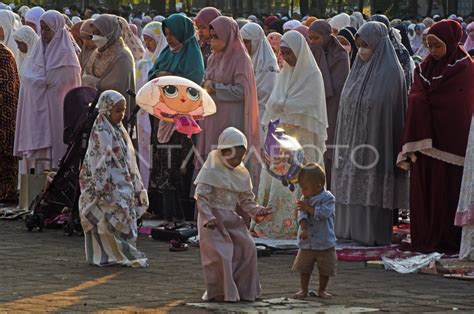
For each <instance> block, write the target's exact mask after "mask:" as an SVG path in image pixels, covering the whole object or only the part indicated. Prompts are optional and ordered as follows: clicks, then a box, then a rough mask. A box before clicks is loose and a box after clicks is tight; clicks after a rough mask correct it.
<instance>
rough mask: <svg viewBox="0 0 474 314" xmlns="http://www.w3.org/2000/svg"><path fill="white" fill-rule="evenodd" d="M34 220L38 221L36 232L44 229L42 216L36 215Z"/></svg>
mask: <svg viewBox="0 0 474 314" xmlns="http://www.w3.org/2000/svg"><path fill="white" fill-rule="evenodd" d="M36 218H37V219H38V231H39V232H41V231H43V228H44V215H43V214H38V215H37V217H36Z"/></svg>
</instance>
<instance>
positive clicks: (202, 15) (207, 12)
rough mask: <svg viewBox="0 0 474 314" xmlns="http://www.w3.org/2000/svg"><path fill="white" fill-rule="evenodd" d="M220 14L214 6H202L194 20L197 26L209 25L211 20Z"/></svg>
mask: <svg viewBox="0 0 474 314" xmlns="http://www.w3.org/2000/svg"><path fill="white" fill-rule="evenodd" d="M221 15H222V14H221V12H220V11H219V10H217V9H216V8H214V7H207V8H202V9H201V10H200V11H199V13H198V14H197V15H196V17H195V18H194V22H195V23H196V25H198V26H199V25H201V26H204V27H209V25H210V24H211V22H212V21H214V20H215V19H216V18H218V17H219V16H221Z"/></svg>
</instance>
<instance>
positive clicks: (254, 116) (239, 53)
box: [197, 16, 260, 186]
mask: <svg viewBox="0 0 474 314" xmlns="http://www.w3.org/2000/svg"><path fill="white" fill-rule="evenodd" d="M210 32H211V37H212V41H211V46H212V49H213V53H212V54H211V56H210V57H209V61H208V65H207V69H206V77H205V78H206V82H205V83H204V87H205V88H206V89H207V91H208V92H209V93H210V94H211V95H212V97H213V99H214V101H215V102H216V105H217V113H216V114H215V115H212V116H210V117H207V118H206V119H205V120H204V121H203V123H202V125H201V127H202V129H203V131H202V132H201V133H200V134H199V136H198V143H197V146H198V150H199V152H200V155H201V158H203V160H206V158H207V155H208V154H209V152H210V151H211V150H212V149H213V146H215V145H217V139H218V137H219V134H221V133H222V131H223V130H224V129H225V128H227V127H230V126H233V127H235V128H237V129H240V130H242V132H244V133H245V135H246V136H247V138H248V140H249V149H248V151H249V155H253V156H254V157H255V152H260V143H259V125H260V122H259V116H258V99H257V87H256V83H255V75H254V72H253V67H252V60H251V59H250V57H249V55H248V54H247V51H246V49H245V46H244V43H243V40H242V37H241V36H240V32H239V26H238V25H237V22H236V21H235V20H234V19H232V18H229V17H225V16H221V17H218V18H216V19H215V20H214V21H212V23H211V25H210ZM252 160H253V158H252ZM252 160H251V161H252ZM253 161H254V162H251V164H250V173H251V175H252V180H253V182H254V186H258V177H259V175H260V173H259V168H258V163H257V162H255V160H253ZM198 164H199V165H197V168H198V169H199V168H200V167H201V165H200V163H199V162H198Z"/></svg>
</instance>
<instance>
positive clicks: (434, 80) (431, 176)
mask: <svg viewBox="0 0 474 314" xmlns="http://www.w3.org/2000/svg"><path fill="white" fill-rule="evenodd" d="M428 34H429V35H428V42H429V45H430V55H429V56H428V57H427V58H426V59H425V61H424V62H423V63H422V64H421V65H420V67H418V68H417V69H416V71H415V82H414V85H413V88H412V90H411V92H410V95H409V102H408V104H409V105H408V112H407V115H406V123H405V130H404V134H403V148H402V152H401V153H400V155H399V156H398V165H399V166H400V167H402V168H405V169H407V168H411V178H410V188H411V191H410V194H411V195H410V218H411V241H412V249H413V250H416V251H421V252H432V251H438V252H453V253H454V252H458V250H459V244H460V237H461V228H459V227H455V226H454V216H455V214H456V206H457V203H458V198H459V192H460V187H461V179H462V172H463V164H464V155H465V152H466V145H467V140H468V135H469V126H470V121H471V117H472V113H473V108H474V85H473V84H472V78H473V77H474V63H473V61H472V60H471V58H470V57H469V56H468V54H467V52H466V51H465V50H464V48H462V47H461V46H460V45H459V42H460V41H461V38H462V27H461V26H460V25H459V24H458V23H457V22H455V21H452V20H443V21H440V22H438V23H436V24H434V25H433V26H432V27H431V29H430V31H429V33H428Z"/></svg>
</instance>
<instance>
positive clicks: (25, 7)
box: [18, 5, 30, 17]
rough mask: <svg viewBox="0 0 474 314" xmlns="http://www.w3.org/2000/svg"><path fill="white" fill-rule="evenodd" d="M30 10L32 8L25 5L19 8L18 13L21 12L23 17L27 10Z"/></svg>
mask: <svg viewBox="0 0 474 314" xmlns="http://www.w3.org/2000/svg"><path fill="white" fill-rule="evenodd" d="M29 10H30V8H29V7H28V6H26V5H24V6H21V7H20V8H19V9H18V14H20V16H21V17H23V16H25V14H26V12H28V11H29Z"/></svg>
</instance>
